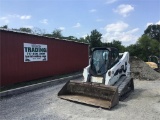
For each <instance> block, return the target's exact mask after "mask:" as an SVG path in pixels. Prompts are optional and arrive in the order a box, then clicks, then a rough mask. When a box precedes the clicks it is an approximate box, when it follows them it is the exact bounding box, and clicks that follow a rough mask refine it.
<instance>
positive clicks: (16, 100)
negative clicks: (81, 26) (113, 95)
mask: <svg viewBox="0 0 160 120" xmlns="http://www.w3.org/2000/svg"><path fill="white" fill-rule="evenodd" d="M80 79H82V78H80ZM134 82H135V91H134V92H133V93H131V95H130V96H129V97H128V98H127V99H126V100H125V101H124V102H120V103H119V104H118V105H117V106H115V107H114V108H113V109H111V110H106V109H102V108H97V107H92V106H86V105H83V104H77V103H73V102H69V101H66V100H62V99H59V98H58V97H57V93H58V91H59V90H60V89H61V88H62V86H63V85H64V84H59V85H57V86H52V87H48V88H43V89H39V90H35V91H32V92H28V93H24V94H21V95H17V96H13V97H10V98H3V99H1V101H0V119H1V120H34V119H35V120H37V119H38V120H126V119H127V120H160V80H156V81H139V80H135V81H134Z"/></svg>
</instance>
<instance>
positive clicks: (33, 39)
mask: <svg viewBox="0 0 160 120" xmlns="http://www.w3.org/2000/svg"><path fill="white" fill-rule="evenodd" d="M24 43H31V44H43V45H47V57H48V59H47V61H33V62H24ZM87 64H88V44H84V43H78V42H73V41H67V40H60V39H56V38H48V37H43V36H37V35H33V34H27V33H20V32H15V31H9V30H3V29H0V81H1V86H7V85H10V84H14V83H18V82H24V81H28V80H34V79H38V78H42V77H48V76H54V75H60V74H66V73H72V72H76V71H80V70H83V68H84V67H86V66H87Z"/></svg>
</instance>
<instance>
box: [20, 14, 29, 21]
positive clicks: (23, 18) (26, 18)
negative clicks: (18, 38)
mask: <svg viewBox="0 0 160 120" xmlns="http://www.w3.org/2000/svg"><path fill="white" fill-rule="evenodd" d="M19 18H20V19H22V20H28V19H31V16H30V15H22V16H20V17H19Z"/></svg>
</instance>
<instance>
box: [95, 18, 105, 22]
mask: <svg viewBox="0 0 160 120" xmlns="http://www.w3.org/2000/svg"><path fill="white" fill-rule="evenodd" d="M96 21H97V22H102V21H104V20H103V19H96Z"/></svg>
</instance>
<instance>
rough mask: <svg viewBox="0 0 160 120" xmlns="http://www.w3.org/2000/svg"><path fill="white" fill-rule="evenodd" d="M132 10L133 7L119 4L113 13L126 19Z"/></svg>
mask: <svg viewBox="0 0 160 120" xmlns="http://www.w3.org/2000/svg"><path fill="white" fill-rule="evenodd" d="M133 10H134V7H133V6H131V5H128V4H121V5H119V6H118V7H117V8H116V9H114V12H116V13H118V14H120V15H122V16H123V17H127V16H128V15H129V13H130V12H131V11H133Z"/></svg>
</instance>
